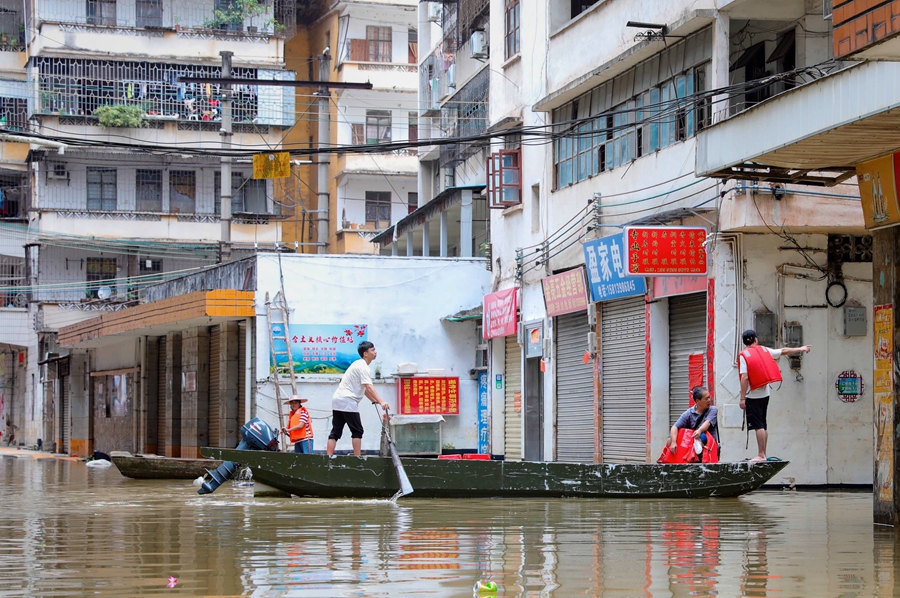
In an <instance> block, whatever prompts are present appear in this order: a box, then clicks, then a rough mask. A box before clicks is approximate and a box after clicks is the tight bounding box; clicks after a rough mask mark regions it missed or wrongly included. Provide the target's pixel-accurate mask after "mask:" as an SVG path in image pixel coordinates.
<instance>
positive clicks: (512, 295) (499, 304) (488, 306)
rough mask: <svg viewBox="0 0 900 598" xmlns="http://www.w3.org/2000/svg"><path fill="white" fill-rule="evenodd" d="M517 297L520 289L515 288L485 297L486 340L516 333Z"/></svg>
mask: <svg viewBox="0 0 900 598" xmlns="http://www.w3.org/2000/svg"><path fill="white" fill-rule="evenodd" d="M517 295H518V289H517V288H515V287H513V288H511V289H506V290H505V291H497V292H496V293H491V294H490V295H485V296H484V316H482V318H483V320H482V329H483V330H484V332H483V334H484V338H485V339H490V338H498V337H501V336H510V335H513V334H515V333H516V308H517V307H518V306H517V305H516V297H517Z"/></svg>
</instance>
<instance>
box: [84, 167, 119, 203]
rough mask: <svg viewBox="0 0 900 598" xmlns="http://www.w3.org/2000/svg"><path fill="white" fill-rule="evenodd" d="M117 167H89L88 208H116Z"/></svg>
mask: <svg viewBox="0 0 900 598" xmlns="http://www.w3.org/2000/svg"><path fill="white" fill-rule="evenodd" d="M116 195H117V193H116V169H115V168H88V169H87V209H88V210H96V211H103V212H111V211H113V210H115V209H116Z"/></svg>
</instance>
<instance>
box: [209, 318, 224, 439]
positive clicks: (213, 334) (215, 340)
mask: <svg viewBox="0 0 900 598" xmlns="http://www.w3.org/2000/svg"><path fill="white" fill-rule="evenodd" d="M221 346H222V335H221V328H219V327H218V326H211V327H210V329H209V446H222V442H221V440H220V437H219V428H220V427H221V426H220V425H219V424H220V423H221V420H220V419H219V413H220V411H219V410H220V403H221V400H220V397H221V393H220V392H219V371H220V370H221V361H220V359H219V353H220V347H221Z"/></svg>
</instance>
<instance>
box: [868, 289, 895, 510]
mask: <svg viewBox="0 0 900 598" xmlns="http://www.w3.org/2000/svg"><path fill="white" fill-rule="evenodd" d="M872 311H873V318H872V319H873V320H874V333H875V371H874V372H873V377H874V379H875V384H874V386H875V495H876V497H877V500H879V501H882V502H892V501H893V500H894V438H893V436H894V378H893V372H894V306H893V305H890V304H888V305H876V306H875V307H874V308H873V310H872Z"/></svg>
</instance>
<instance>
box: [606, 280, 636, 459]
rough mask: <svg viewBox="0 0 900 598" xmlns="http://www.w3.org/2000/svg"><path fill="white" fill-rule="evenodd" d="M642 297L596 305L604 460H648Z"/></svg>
mask: <svg viewBox="0 0 900 598" xmlns="http://www.w3.org/2000/svg"><path fill="white" fill-rule="evenodd" d="M645 305H646V302H645V300H644V297H643V296H641V297H635V298H630V299H620V300H617V301H607V302H605V303H602V304H601V308H600V312H601V314H600V317H601V319H600V335H601V339H600V358H601V360H602V364H603V369H602V374H601V383H600V405H601V407H600V411H601V422H602V424H601V426H602V435H603V441H602V443H601V450H602V457H603V462H604V463H646V461H647V399H646V395H647V376H646V369H647V368H646V351H645V350H646V337H645V334H646V330H645V317H644V307H645Z"/></svg>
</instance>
